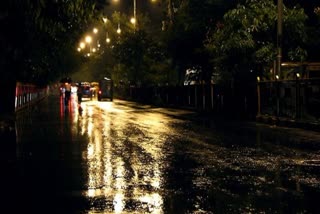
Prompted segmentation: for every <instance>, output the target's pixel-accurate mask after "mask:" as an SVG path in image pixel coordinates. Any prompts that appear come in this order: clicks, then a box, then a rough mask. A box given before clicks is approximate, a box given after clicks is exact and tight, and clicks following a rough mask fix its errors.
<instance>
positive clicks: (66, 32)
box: [0, 0, 105, 84]
mask: <svg viewBox="0 0 320 214" xmlns="http://www.w3.org/2000/svg"><path fill="white" fill-rule="evenodd" d="M1 3H2V4H3V5H4V7H2V9H1V11H0V14H1V16H0V23H1V27H2V29H5V30H3V31H2V33H1V43H0V44H1V49H2V50H3V52H2V54H1V56H0V58H1V61H0V62H1V68H2V69H1V70H3V71H4V72H5V73H6V74H7V75H9V74H12V76H13V78H15V79H16V80H18V81H26V82H36V83H40V84H46V83H48V81H50V80H54V79H55V78H58V77H59V76H60V75H62V74H68V72H70V71H71V70H72V69H73V67H74V66H76V61H75V60H76V59H75V58H73V52H74V47H75V44H76V42H77V39H78V37H79V35H80V34H81V33H82V32H83V31H85V30H86V28H87V26H88V25H89V24H90V23H91V22H92V20H94V19H95V17H96V16H98V15H99V11H100V10H101V9H102V8H103V7H104V5H105V1H102V0H99V1H95V0H73V1H65V0H38V1H33V0H24V1H21V0H4V1H2V2H1Z"/></svg>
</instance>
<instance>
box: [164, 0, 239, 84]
mask: <svg viewBox="0 0 320 214" xmlns="http://www.w3.org/2000/svg"><path fill="white" fill-rule="evenodd" d="M169 3H171V5H169V7H168V12H167V13H168V17H169V18H170V20H169V21H168V22H170V23H171V25H169V24H168V27H166V28H165V32H164V34H165V35H164V39H163V40H164V41H163V44H165V45H166V46H165V48H166V50H167V52H168V55H169V56H170V57H171V58H172V64H173V65H172V66H173V68H174V69H176V70H177V72H178V76H179V84H182V82H183V78H184V75H185V70H186V69H187V68H190V67H192V66H195V65H197V66H201V67H202V68H203V71H204V74H203V76H204V79H206V80H208V79H210V74H209V70H210V68H209V55H208V53H207V50H206V49H205V48H204V40H205V39H206V34H207V32H208V30H209V27H210V26H212V23H215V22H217V21H218V20H220V19H221V17H222V16H223V13H224V11H226V10H227V8H229V7H230V6H231V5H232V4H233V2H230V1H229V2H227V3H226V2H225V1H221V0H205V1H197V0H175V1H174V0H172V1H169Z"/></svg>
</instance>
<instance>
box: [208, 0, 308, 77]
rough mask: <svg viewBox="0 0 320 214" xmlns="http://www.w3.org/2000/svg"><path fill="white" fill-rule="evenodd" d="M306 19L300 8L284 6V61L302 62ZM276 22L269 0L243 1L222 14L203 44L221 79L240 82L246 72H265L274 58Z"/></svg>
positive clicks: (271, 2)
mask: <svg viewBox="0 0 320 214" xmlns="http://www.w3.org/2000/svg"><path fill="white" fill-rule="evenodd" d="M306 19H307V16H306V15H305V13H304V10H303V9H301V8H295V7H294V8H292V9H290V8H287V7H284V19H283V23H284V26H283V29H284V33H283V35H284V36H283V38H282V41H283V43H282V45H283V53H284V54H283V59H284V60H299V61H300V60H304V59H305V57H306V52H305V49H304V45H305V42H306V38H307V37H306V32H305V21H306ZM276 20H277V8H276V5H275V4H274V1H273V0H247V1H246V2H245V4H239V5H238V6H237V7H236V8H234V9H232V10H229V11H228V12H227V13H226V14H225V15H224V18H223V22H221V23H218V24H217V25H216V27H215V29H214V30H213V31H212V32H211V33H210V34H209V35H208V39H207V41H206V44H205V46H206V49H207V50H208V51H209V52H210V53H211V54H212V62H213V65H214V67H215V68H216V72H218V73H219V74H220V77H221V79H223V80H232V79H234V78H240V79H241V78H246V76H247V74H248V73H249V72H253V74H254V72H261V74H266V71H269V69H270V68H271V66H272V64H273V61H274V60H275V56H276V46H275V44H276V35H277V33H276V29H277V27H276V23H277V22H276ZM263 71H265V72H263ZM255 74H257V73H255ZM259 75H260V74H259ZM253 76H254V75H253Z"/></svg>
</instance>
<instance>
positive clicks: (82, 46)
mask: <svg viewBox="0 0 320 214" xmlns="http://www.w3.org/2000/svg"><path fill="white" fill-rule="evenodd" d="M150 1H151V2H152V3H155V2H156V1H157V0H150ZM113 2H115V3H118V2H120V0H113ZM102 20H103V22H104V24H105V26H106V25H107V22H108V21H109V20H108V18H107V17H103V18H102ZM130 22H131V23H132V24H133V26H134V30H136V26H137V0H133V17H132V18H131V19H130ZM116 32H117V34H118V35H120V34H121V28H120V22H119V23H118V28H117V30H116ZM93 33H94V34H97V33H98V29H97V28H93ZM92 40H93V38H92V36H91V35H87V36H86V37H85V38H84V41H81V42H80V44H79V47H78V48H77V50H78V51H79V52H81V51H83V50H84V49H85V48H86V47H87V46H88V48H89V51H88V53H87V54H86V56H90V55H91V53H94V52H96V51H97V48H92ZM110 42H111V39H110V37H109V34H108V31H107V29H106V43H107V44H108V43H110ZM97 46H98V48H99V46H100V44H99V42H97Z"/></svg>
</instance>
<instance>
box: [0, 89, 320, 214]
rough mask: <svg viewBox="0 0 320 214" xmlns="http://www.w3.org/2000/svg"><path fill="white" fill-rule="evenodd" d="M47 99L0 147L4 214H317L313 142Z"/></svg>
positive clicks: (317, 161) (290, 133)
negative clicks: (67, 103) (66, 104)
mask: <svg viewBox="0 0 320 214" xmlns="http://www.w3.org/2000/svg"><path fill="white" fill-rule="evenodd" d="M76 100H77V98H76V97H75V95H72V99H71V101H70V103H69V105H68V106H67V107H65V106H64V104H63V101H62V98H60V97H59V96H54V95H52V96H49V97H48V98H46V99H44V100H43V101H41V102H40V103H39V104H37V105H36V106H32V107H30V108H27V109H25V110H24V111H22V112H19V113H18V114H17V118H16V128H15V131H14V132H11V133H9V134H7V135H6V139H7V140H2V139H1V141H2V151H1V162H2V163H1V165H0V166H1V168H2V173H1V180H0V182H1V186H2V190H3V191H2V197H1V198H2V199H0V201H1V209H2V210H3V211H6V212H2V213H59V214H60V213H68V214H72V213H320V208H319V198H320V197H319V196H320V170H319V167H320V152H319V151H320V150H319V148H320V134H319V133H316V132H310V131H304V130H300V129H288V128H279V127H273V126H268V125H262V124H255V123H240V122H230V121H223V120H215V119H214V118H213V119H209V118H207V117H206V116H203V115H202V116H199V115H197V114H195V113H194V112H192V111H187V110H176V109H165V108H157V107H152V106H148V105H141V104H137V103H134V102H127V101H122V100H114V101H113V102H110V101H102V102H98V101H96V100H92V101H90V100H84V101H83V102H82V103H81V109H79V108H78V104H77V103H76Z"/></svg>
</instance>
